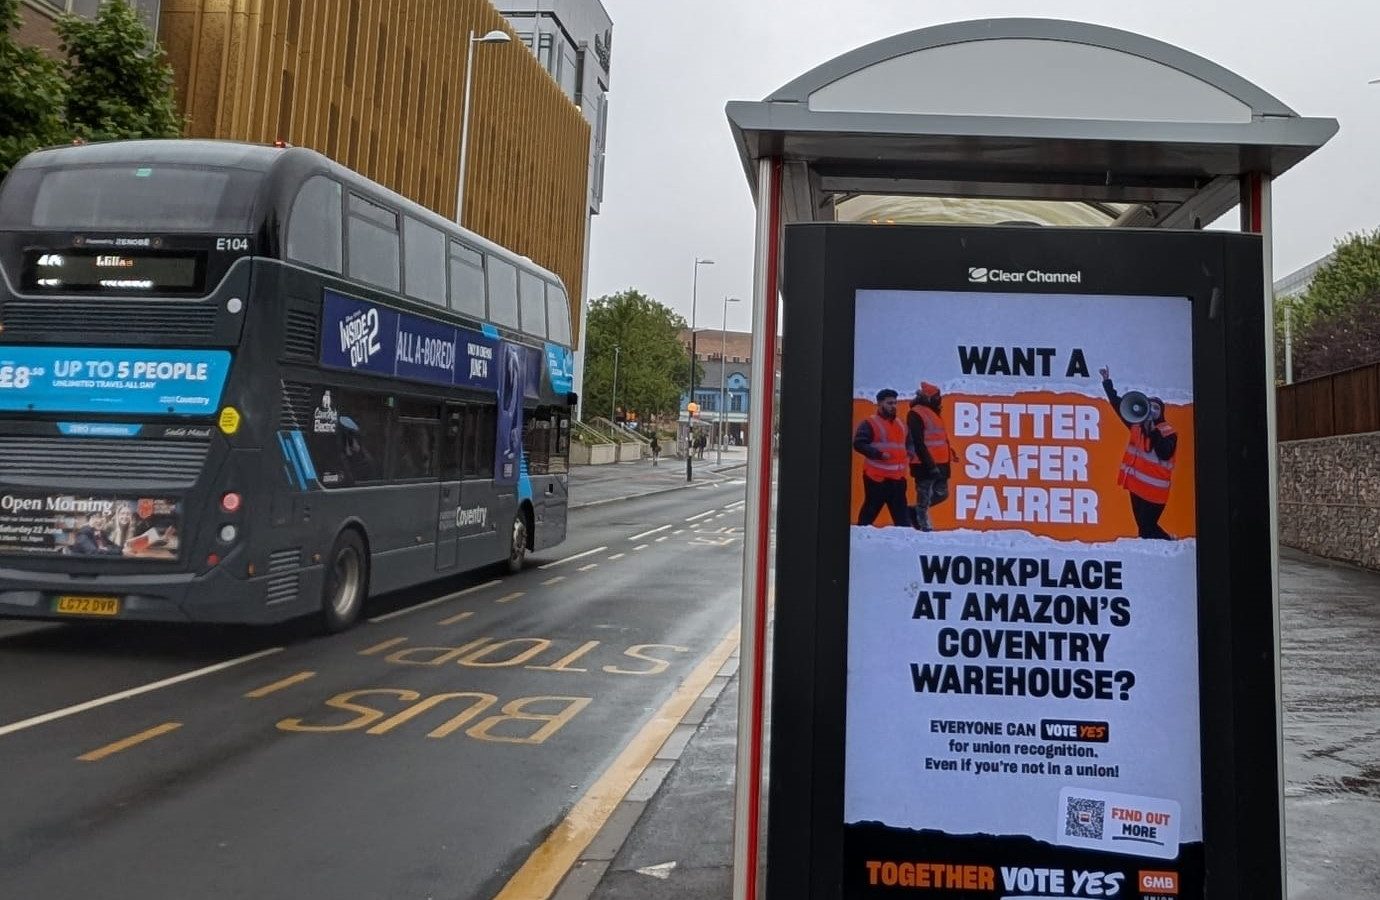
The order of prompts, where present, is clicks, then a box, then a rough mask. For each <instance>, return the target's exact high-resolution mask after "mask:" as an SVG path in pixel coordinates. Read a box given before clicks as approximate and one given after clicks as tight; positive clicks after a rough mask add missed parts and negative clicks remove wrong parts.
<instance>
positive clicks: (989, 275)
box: [968, 266, 1083, 284]
mask: <svg viewBox="0 0 1380 900" xmlns="http://www.w3.org/2000/svg"><path fill="white" fill-rule="evenodd" d="M968 281H969V283H970V284H990V283H992V282H997V283H1000V284H1082V283H1083V273H1082V271H1078V272H1044V271H1041V270H1040V269H1027V270H1026V271H1024V272H1008V271H1006V270H1005V269H990V268H987V267H986V266H969V267H968Z"/></svg>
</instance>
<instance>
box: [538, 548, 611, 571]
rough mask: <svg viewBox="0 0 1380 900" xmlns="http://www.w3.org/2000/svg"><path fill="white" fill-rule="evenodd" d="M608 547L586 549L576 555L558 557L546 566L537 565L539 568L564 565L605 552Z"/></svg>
mask: <svg viewBox="0 0 1380 900" xmlns="http://www.w3.org/2000/svg"><path fill="white" fill-rule="evenodd" d="M607 549H608V547H595V548H594V549H593V550H586V551H585V552H584V553H576V554H575V555H574V556H567V557H566V558H565V559H558V560H556V561H555V562H549V563H547V564H546V565H544V566H537V568H538V569H554V568H555V567H556V566H563V565H565V564H566V563H568V562H574V561H575V560H577V559H584V558H585V557H586V556H593V555H594V554H596V553H603V552H604V551H605V550H607Z"/></svg>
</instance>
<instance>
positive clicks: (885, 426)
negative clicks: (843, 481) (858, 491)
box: [863, 416, 906, 481]
mask: <svg viewBox="0 0 1380 900" xmlns="http://www.w3.org/2000/svg"><path fill="white" fill-rule="evenodd" d="M867 424H868V425H870V426H871V428H872V448H873V449H874V450H880V451H881V452H882V458H881V459H872V458H870V457H869V458H868V459H867V461H866V462H864V463H863V474H864V475H866V476H867V477H868V478H870V479H872V480H873V481H891V480H895V479H898V478H905V477H906V426H904V425H902V424H901V423H900V422H899V421H897V420H896V419H891V420H890V421H888V420H886V419H883V418H882V417H881V416H872V417H870V418H869V419H868V420H867Z"/></svg>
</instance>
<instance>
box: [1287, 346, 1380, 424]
mask: <svg viewBox="0 0 1380 900" xmlns="http://www.w3.org/2000/svg"><path fill="white" fill-rule="evenodd" d="M1276 402H1277V403H1278V406H1277V410H1278V415H1279V439H1280V440H1281V441H1299V440H1304V439H1305V438H1322V437H1332V436H1333V435H1338V434H1360V433H1362V432H1366V431H1380V363H1373V364H1371V365H1368V366H1361V367H1359V368H1356V369H1348V370H1347V371H1345V372H1336V373H1334V374H1332V375H1324V376H1322V377H1321V378H1310V379H1309V380H1307V381H1300V382H1296V383H1295V384H1290V385H1285V386H1283V387H1281V388H1279V390H1278V391H1277V392H1276Z"/></svg>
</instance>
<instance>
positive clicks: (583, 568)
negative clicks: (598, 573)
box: [575, 563, 599, 572]
mask: <svg viewBox="0 0 1380 900" xmlns="http://www.w3.org/2000/svg"><path fill="white" fill-rule="evenodd" d="M597 568H599V564H598V563H590V564H589V565H587V566H580V568H578V569H576V570H575V571H576V572H588V571H589V570H590V569H597Z"/></svg>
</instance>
